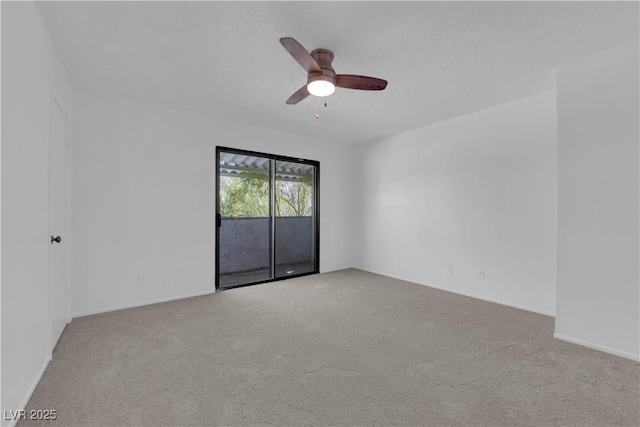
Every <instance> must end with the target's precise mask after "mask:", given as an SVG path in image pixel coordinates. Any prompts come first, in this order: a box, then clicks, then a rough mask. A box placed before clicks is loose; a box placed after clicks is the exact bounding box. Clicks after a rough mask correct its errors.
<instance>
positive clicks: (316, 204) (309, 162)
mask: <svg viewBox="0 0 640 427" xmlns="http://www.w3.org/2000/svg"><path fill="white" fill-rule="evenodd" d="M221 152H225V153H232V154H241V155H247V156H256V157H262V158H267V159H270V160H275V161H284V162H293V163H302V164H307V165H312V166H315V174H314V183H313V185H314V191H313V204H314V211H315V212H314V217H315V224H314V225H315V236H314V246H315V247H314V251H315V254H314V255H315V256H314V265H313V271H310V272H307V273H300V274H293V275H291V276H285V277H275V254H272V256H271V259H272V260H273V265H272V267H271V268H272V272H274V274H273V278H271V279H268V280H259V281H257V282H250V283H243V284H239V285H234V286H226V287H224V288H221V287H220V227H221V225H222V216H221V214H220V179H219V178H220V153H221ZM273 179H274V180H275V177H274V178H273ZM271 210H272V212H273V207H271ZM271 221H275V217H274V216H271ZM215 227H216V248H215V249H216V257H215V258H216V259H215V268H216V273H215V290H216V292H217V291H224V290H228V289H235V288H241V287H244V286H253V285H259V284H262V283H271V282H277V281H280V280H286V279H291V278H294V277H302V276H308V275H311V274H318V273H319V272H320V162H319V161H316V160H308V159H300V158H297V157H289V156H280V155H277V154H269V153H261V152H258V151H250V150H243V149H240V148H231V147H222V146H216V217H215ZM270 232H271V231H270ZM272 241H273V240H272ZM270 246H271V245H270ZM270 250H271V251H273V252H275V248H270Z"/></svg>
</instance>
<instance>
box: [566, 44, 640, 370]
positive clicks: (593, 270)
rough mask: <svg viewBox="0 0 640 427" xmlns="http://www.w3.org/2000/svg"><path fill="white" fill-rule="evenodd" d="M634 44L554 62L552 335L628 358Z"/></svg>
mask: <svg viewBox="0 0 640 427" xmlns="http://www.w3.org/2000/svg"><path fill="white" fill-rule="evenodd" d="M638 48H639V47H638V44H637V43H635V44H629V45H626V46H621V47H618V48H616V49H612V50H609V51H607V52H603V53H600V54H598V55H594V56H591V57H587V58H583V59H580V60H578V61H575V62H573V63H571V64H567V65H566V66H563V67H561V68H560V69H559V71H558V115H559V123H558V125H559V126H558V142H559V190H558V191H559V206H558V208H559V211H558V294H557V307H558V311H557V317H556V335H555V336H556V337H558V338H563V339H566V340H569V341H573V342H577V343H581V344H584V345H588V346H592V347H595V348H599V349H602V350H605V351H609V352H612V353H615V354H620V355H622V356H626V357H630V358H633V359H638V357H639V354H640V351H639V348H638V347H639V345H640V344H639V337H640V318H639V314H638V313H639V311H640V308H639V305H640V303H639V295H640V292H639V289H640V274H639V258H640V254H639V244H640V242H639V224H638V220H639V218H640V211H639V207H638V205H639V193H640V188H639V154H640V153H639V151H640V150H639V138H640V135H639V130H638V126H639V124H638V122H639V118H638V117H639V116H638V115H639V111H638V102H639V99H638V91H639V87H638V76H639V70H638V61H639V58H638Z"/></svg>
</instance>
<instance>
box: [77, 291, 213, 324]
mask: <svg viewBox="0 0 640 427" xmlns="http://www.w3.org/2000/svg"><path fill="white" fill-rule="evenodd" d="M213 293H215V291H206V292H197V293H193V294H186V295H178V296H174V297H168V298H159V299H154V300H147V301H140V302H134V303H131V304H122V305H117V306H114V307H105V308H98V309H96V310H87V311H82V312H79V313H75V314H74V315H73V316H72V317H74V318H76V317H83V316H91V315H94V314H101V313H108V312H110V311H116V310H124V309H127V308H134V307H142V306H145V305H151V304H159V303H161V302H169V301H176V300H180V299H185V298H193V297H200V296H203V295H210V294H213Z"/></svg>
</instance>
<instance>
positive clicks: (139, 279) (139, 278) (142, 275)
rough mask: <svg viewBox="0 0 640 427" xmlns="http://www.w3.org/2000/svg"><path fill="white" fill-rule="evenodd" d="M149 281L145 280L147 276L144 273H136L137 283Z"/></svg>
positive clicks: (145, 283) (144, 283)
mask: <svg viewBox="0 0 640 427" xmlns="http://www.w3.org/2000/svg"><path fill="white" fill-rule="evenodd" d="M148 284H149V281H148V280H147V276H145V275H144V274H138V285H143V286H144V285H148Z"/></svg>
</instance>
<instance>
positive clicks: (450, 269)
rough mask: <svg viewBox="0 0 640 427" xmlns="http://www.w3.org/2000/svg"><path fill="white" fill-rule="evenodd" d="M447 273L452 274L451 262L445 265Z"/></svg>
mask: <svg viewBox="0 0 640 427" xmlns="http://www.w3.org/2000/svg"><path fill="white" fill-rule="evenodd" d="M447 273H449V274H453V264H449V265H448V266H447Z"/></svg>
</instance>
